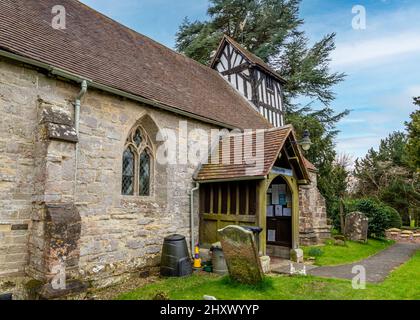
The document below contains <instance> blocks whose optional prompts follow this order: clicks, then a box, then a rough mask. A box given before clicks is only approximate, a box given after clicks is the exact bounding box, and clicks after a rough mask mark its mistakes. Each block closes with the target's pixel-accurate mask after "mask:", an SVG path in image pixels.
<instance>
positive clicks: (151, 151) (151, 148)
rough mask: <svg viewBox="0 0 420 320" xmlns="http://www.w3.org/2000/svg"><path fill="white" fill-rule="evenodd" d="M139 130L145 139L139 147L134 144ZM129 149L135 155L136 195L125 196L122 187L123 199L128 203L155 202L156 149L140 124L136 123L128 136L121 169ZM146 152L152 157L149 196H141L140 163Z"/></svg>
mask: <svg viewBox="0 0 420 320" xmlns="http://www.w3.org/2000/svg"><path fill="white" fill-rule="evenodd" d="M137 130H140V132H141V133H142V137H143V142H142V143H141V144H140V146H139V147H137V146H136V145H135V144H133V141H134V135H135V134H136V131H137ZM127 148H130V149H131V150H132V151H133V153H134V194H133V195H127V194H123V193H122V186H121V196H122V198H123V199H124V200H128V201H129V200H135V199H141V200H154V199H155V190H154V185H155V184H154V181H155V168H156V165H155V161H156V156H155V154H156V153H155V147H154V145H153V143H152V140H151V139H150V137H149V135H148V133H147V131H146V130H145V129H144V128H143V126H142V125H141V124H140V123H136V124H135V125H134V126H133V127H132V129H131V130H130V131H129V133H128V135H127V140H126V143H125V144H124V149H123V151H122V156H121V168H122V165H123V153H124V152H125V151H126V150H127ZM145 150H146V151H148V153H149V156H150V168H149V171H150V174H149V180H150V181H149V195H139V178H140V177H139V174H140V172H139V171H140V168H139V161H140V155H141V154H142V152H143V151H145ZM122 174H123V172H121V183H122Z"/></svg>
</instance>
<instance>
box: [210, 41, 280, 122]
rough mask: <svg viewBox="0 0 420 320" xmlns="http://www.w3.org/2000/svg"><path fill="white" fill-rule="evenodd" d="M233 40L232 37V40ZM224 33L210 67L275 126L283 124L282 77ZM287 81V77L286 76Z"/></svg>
mask: <svg viewBox="0 0 420 320" xmlns="http://www.w3.org/2000/svg"><path fill="white" fill-rule="evenodd" d="M232 42H233V41H232ZM232 42H231V41H229V38H228V37H227V36H225V37H224V38H223V40H222V43H221V44H220V46H219V49H218V51H217V53H216V56H215V57H214V58H213V62H212V65H211V67H212V68H213V69H216V70H217V71H219V73H220V74H221V75H222V76H223V77H224V78H225V79H226V80H227V81H228V82H229V83H230V84H231V85H232V86H233V87H234V88H235V89H236V90H237V91H239V92H240V93H241V94H242V95H243V96H244V97H245V98H246V99H247V100H248V101H249V102H251V105H252V106H253V107H254V108H255V109H256V110H257V111H258V112H260V113H261V115H263V116H264V117H265V118H266V119H267V120H268V121H269V122H270V123H271V124H273V125H274V126H276V127H281V126H283V125H284V117H283V112H284V110H283V103H282V86H281V85H282V79H281V78H278V77H276V76H275V72H274V71H271V72H270V71H269V70H267V68H264V67H261V66H260V65H259V64H256V63H255V62H254V61H251V59H249V58H248V57H247V55H250V53H244V52H243V50H244V49H243V48H240V47H238V44H236V43H232ZM283 81H284V80H283Z"/></svg>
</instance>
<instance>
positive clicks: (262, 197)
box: [257, 179, 267, 256]
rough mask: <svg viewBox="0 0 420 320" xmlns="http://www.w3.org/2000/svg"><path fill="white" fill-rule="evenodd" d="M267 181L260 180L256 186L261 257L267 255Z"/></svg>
mask: <svg viewBox="0 0 420 320" xmlns="http://www.w3.org/2000/svg"><path fill="white" fill-rule="evenodd" d="M266 198H267V180H266V179H264V180H260V181H259V182H258V184H257V216H258V218H257V219H258V220H257V221H258V226H259V227H261V228H262V229H263V230H262V232H261V233H260V241H259V244H260V247H259V252H261V254H262V255H263V256H265V255H266V254H267V241H266V239H267V215H266V210H267V205H266V204H267V200H266Z"/></svg>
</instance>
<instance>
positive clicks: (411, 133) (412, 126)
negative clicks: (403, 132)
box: [405, 97, 420, 172]
mask: <svg viewBox="0 0 420 320" xmlns="http://www.w3.org/2000/svg"><path fill="white" fill-rule="evenodd" d="M414 105H416V106H419V109H417V110H416V111H414V112H413V113H412V114H411V115H410V118H411V121H410V122H406V123H405V125H406V128H407V132H408V143H407V146H406V153H407V161H408V164H409V165H410V166H411V167H412V168H413V169H414V170H415V171H417V172H419V171H420V97H417V98H414Z"/></svg>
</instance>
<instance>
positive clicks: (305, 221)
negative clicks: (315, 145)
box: [299, 170, 331, 245]
mask: <svg viewBox="0 0 420 320" xmlns="http://www.w3.org/2000/svg"><path fill="white" fill-rule="evenodd" d="M309 175H310V179H311V183H310V184H309V185H301V186H299V241H300V245H314V244H319V243H321V242H322V240H323V239H326V238H329V237H330V236H331V232H330V230H331V226H329V225H328V222H327V221H328V220H327V210H326V204H325V199H324V197H323V196H322V195H321V193H320V192H319V190H318V188H317V173H316V171H313V170H309Z"/></svg>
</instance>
